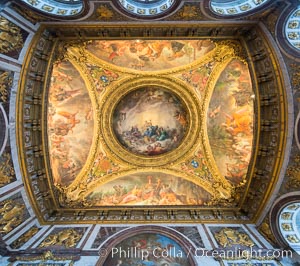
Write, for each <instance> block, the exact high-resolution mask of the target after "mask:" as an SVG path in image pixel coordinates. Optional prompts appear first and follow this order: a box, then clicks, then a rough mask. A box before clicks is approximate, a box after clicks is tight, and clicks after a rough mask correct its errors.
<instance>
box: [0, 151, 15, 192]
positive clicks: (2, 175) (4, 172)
mask: <svg viewBox="0 0 300 266" xmlns="http://www.w3.org/2000/svg"><path fill="white" fill-rule="evenodd" d="M13 180H15V170H14V167H13V165H12V160H11V155H10V154H9V153H4V154H2V156H1V158H0V187H3V186H5V185H7V184H9V183H10V182H12V181H13Z"/></svg>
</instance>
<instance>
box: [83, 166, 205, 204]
mask: <svg viewBox="0 0 300 266" xmlns="http://www.w3.org/2000/svg"><path fill="white" fill-rule="evenodd" d="M210 197H211V196H210V194H209V193H208V192H207V191H206V190H205V189H204V188H202V187H200V186H198V185H196V184H194V183H193V182H191V181H188V180H185V179H183V178H181V177H177V176H174V175H170V174H165V173H159V172H146V173H136V174H131V175H127V176H123V177H120V178H117V179H115V180H113V181H110V182H108V183H107V184H104V185H101V186H100V187H99V188H96V189H95V190H94V191H93V193H91V194H90V195H89V196H88V200H89V201H90V202H91V203H92V205H93V206H128V205H131V206H132V205H133V206H153V205H156V206H157V205H159V206H163V205H204V204H205V203H206V202H208V201H209V200H210Z"/></svg>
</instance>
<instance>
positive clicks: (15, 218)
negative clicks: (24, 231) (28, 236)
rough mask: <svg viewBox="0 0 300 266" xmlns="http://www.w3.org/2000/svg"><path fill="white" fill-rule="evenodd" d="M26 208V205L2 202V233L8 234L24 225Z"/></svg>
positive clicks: (0, 230) (0, 227)
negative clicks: (23, 219)
mask: <svg viewBox="0 0 300 266" xmlns="http://www.w3.org/2000/svg"><path fill="white" fill-rule="evenodd" d="M24 208H25V206H24V205H21V204H18V203H16V202H14V201H13V200H6V201H4V202H2V204H1V208H0V215H1V218H0V233H4V234H7V233H9V232H10V231H11V230H12V229H14V228H15V227H16V226H18V225H19V224H21V223H22V218H23V214H24Z"/></svg>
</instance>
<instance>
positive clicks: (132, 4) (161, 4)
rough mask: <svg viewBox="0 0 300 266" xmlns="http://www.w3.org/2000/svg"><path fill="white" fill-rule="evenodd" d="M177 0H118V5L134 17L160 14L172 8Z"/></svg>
mask: <svg viewBox="0 0 300 266" xmlns="http://www.w3.org/2000/svg"><path fill="white" fill-rule="evenodd" d="M176 2H178V1H177V0H118V3H119V5H121V7H122V8H123V9H124V10H125V11H126V12H127V13H129V14H131V15H134V16H136V17H144V18H147V17H153V16H160V15H162V14H165V13H166V12H168V11H170V9H172V8H173V7H174V6H175V4H176Z"/></svg>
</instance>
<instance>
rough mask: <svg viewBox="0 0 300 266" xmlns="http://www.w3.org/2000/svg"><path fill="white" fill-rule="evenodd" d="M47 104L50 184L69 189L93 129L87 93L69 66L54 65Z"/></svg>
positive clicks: (86, 152)
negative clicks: (67, 186)
mask: <svg viewBox="0 0 300 266" xmlns="http://www.w3.org/2000/svg"><path fill="white" fill-rule="evenodd" d="M48 101H49V102H48V121H47V122H48V139H49V154H50V162H51V168H52V175H53V179H54V180H53V181H54V184H62V185H69V184H70V183H71V182H72V181H73V180H74V179H75V177H76V176H77V174H78V173H79V172H80V170H81V169H82V167H83V165H84V164H85V162H86V160H87V157H88V154H89V150H90V147H91V144H92V140H93V128H94V118H93V110H92V104H91V100H90V98H89V93H88V90H87V88H86V86H85V83H84V81H83V79H82V78H81V76H80V74H79V73H78V71H77V70H76V69H75V68H74V66H73V65H72V64H71V63H70V62H68V61H64V62H60V63H57V64H55V65H54V67H53V71H52V77H51V85H50V89H49V98H48Z"/></svg>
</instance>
